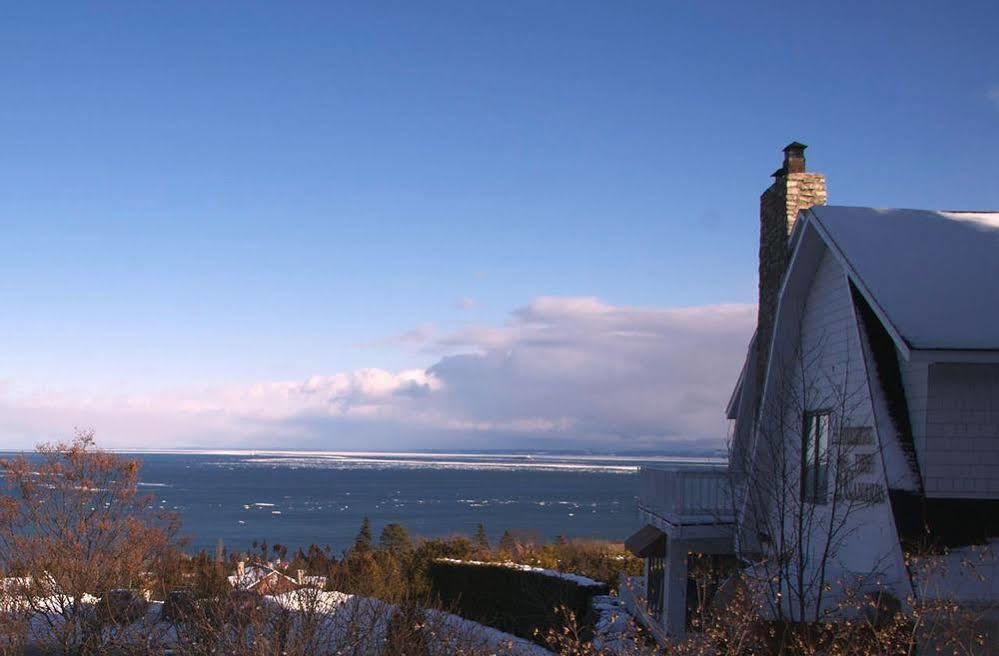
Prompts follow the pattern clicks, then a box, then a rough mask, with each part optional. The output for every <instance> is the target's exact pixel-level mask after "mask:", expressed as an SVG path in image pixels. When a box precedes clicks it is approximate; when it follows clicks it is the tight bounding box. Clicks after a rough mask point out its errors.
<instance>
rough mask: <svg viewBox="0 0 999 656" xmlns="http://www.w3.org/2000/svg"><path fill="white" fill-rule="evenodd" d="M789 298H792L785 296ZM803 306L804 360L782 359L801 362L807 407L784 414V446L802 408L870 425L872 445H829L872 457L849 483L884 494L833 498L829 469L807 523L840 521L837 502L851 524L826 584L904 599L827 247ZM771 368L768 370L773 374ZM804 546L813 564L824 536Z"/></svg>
mask: <svg viewBox="0 0 999 656" xmlns="http://www.w3.org/2000/svg"><path fill="white" fill-rule="evenodd" d="M784 302H785V301H784V300H782V303H784ZM787 302H792V301H790V300H789V299H788V300H787ZM800 302H801V301H799V303H800ZM803 303H804V305H803V309H802V310H801V314H800V316H801V323H800V354H801V355H800V357H801V358H802V359H801V360H799V361H798V362H797V363H785V365H784V368H783V369H782V371H784V372H785V375H791V376H794V375H795V374H794V373H790V374H788V373H786V372H787V369H788V367H789V366H796V365H800V364H804V365H805V366H804V367H803V371H804V377H805V379H804V385H803V386H802V388H801V389H799V390H798V391H797V393H798V394H800V395H801V396H800V399H799V401H803V405H804V406H805V407H803V408H802V407H800V406H799V407H793V408H791V407H789V409H788V412H789V413H791V414H797V415H799V416H797V417H796V416H787V418H786V422H787V426H789V427H790V428H789V430H788V434H787V435H786V436H785V439H786V440H789V441H791V442H789V443H792V444H800V442H801V431H800V429H799V428H798V426H800V422H801V419H800V412H801V411H802V410H820V409H825V408H830V409H832V410H833V411H834V417H835V419H834V423H839V424H841V425H845V426H851V427H869V429H870V435H871V440H870V442H869V443H867V444H858V445H838V446H836V447H834V448H839V449H842V450H844V452H845V453H846V454H847V456H848V457H849V459H850V460H849V461H850V462H851V463H852V462H853V459H854V457H855V456H857V455H867V456H869V457H870V458H871V459H872V467H871V469H870V473H867V474H862V475H860V474H858V475H857V476H856V478H855V481H854V482H855V483H863V484H866V485H867V486H868V489H869V488H870V487H871V486H877V488H876V489H880V491H881V492H882V495H881V499H882V500H880V501H877V502H873V503H872V502H868V501H857V500H856V499H853V498H850V499H844V498H841V499H840V500H839V501H837V502H836V503H834V500H833V498H832V493H833V483H832V477H833V476H834V474H833V473H832V472H830V485H829V490H830V494H829V498H828V501H827V503H826V504H825V505H818V506H815V508H814V512H815V515H814V517H813V519H812V520H811V522H810V524H811V526H812V527H813V530H814V531H816V532H821V531H823V529H824V527H828V526H829V525H830V524H833V523H838V521H839V520H838V519H837V520H835V521H834V520H833V514H832V513H833V507H834V506H835V507H836V509H837V510H836V512H837V513H838V514H837V515H836V517H838V518H841V517H843V512H844V508H846V507H849V508H850V509H849V511H847V512H848V517H849V522H848V525H847V526H846V527H844V531H845V535H844V537H843V539H842V541H841V543H840V544H839V546H838V547H837V552H836V553H835V554H834V557H833V558H832V560H831V562H830V565H829V568H828V571H827V576H826V581H827V582H829V583H833V584H835V582H836V581H853V580H854V579H855V577H864V578H865V579H866V583H867V584H869V585H870V584H873V583H874V582H875V581H878V582H881V583H884V584H887V585H889V586H890V587H892V588H894V589H895V590H896V594H898V595H900V596H904V594H906V592H907V591H908V585H909V584H908V578H907V576H906V573H905V569H904V565H903V559H902V554H901V549H900V547H899V544H898V536H897V532H896V530H895V522H894V518H893V516H892V512H891V507H890V504H889V502H888V499H887V487H886V485H885V478H884V467H883V464H882V462H881V453H880V450H879V446H878V445H879V441H878V439H877V436H876V429H875V421H874V415H873V408H872V404H871V397H870V388H869V386H868V380H867V367H866V364H865V361H864V357H863V351H862V349H861V343H860V332H859V326H858V322H857V318H856V316H855V314H854V308H853V301H852V297H851V294H850V289H849V284H848V282H847V278H846V276H845V274H844V272H843V270H842V268H841V267H840V265H839V263H838V262H837V261H836V259H835V258H834V257H833V256H832V255H831V254H830V253H829V252H828V251H825V252H824V253H823V254H822V255H821V256H820V259H819V262H818V266H817V268H816V269H815V273H814V276H813V278H812V282H811V285H810V286H809V287H808V289H807V293H806V294H805V296H804V299H803ZM791 314H793V313H791ZM775 373H776V372H775V371H773V370H772V371H771V375H774V374H775ZM834 434H835V433H834ZM784 521H785V527H786V530H790V529H792V528H793V527H792V522H794V519H793V518H788V517H785V518H784ZM809 546H810V548H811V549H812V551H813V553H812V554H811V555H810V560H811V562H818V561H819V559H820V557H821V553H820V550H821V549H822V548H823V547H824V542H823V540H820V539H813V540H812V541H811V543H810V545H809Z"/></svg>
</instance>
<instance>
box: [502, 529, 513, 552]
mask: <svg viewBox="0 0 999 656" xmlns="http://www.w3.org/2000/svg"><path fill="white" fill-rule="evenodd" d="M499 548H500V551H504V552H506V553H508V554H509V553H513V552H514V550H516V548H517V541H516V540H514V539H513V536H512V535H510V531H503V535H502V536H501V537H500V541H499Z"/></svg>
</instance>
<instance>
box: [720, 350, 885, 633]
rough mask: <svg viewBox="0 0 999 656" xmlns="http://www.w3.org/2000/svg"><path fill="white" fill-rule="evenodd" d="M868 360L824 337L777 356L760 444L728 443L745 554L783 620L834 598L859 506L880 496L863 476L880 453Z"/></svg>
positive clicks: (807, 616)
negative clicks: (842, 351) (834, 352)
mask: <svg viewBox="0 0 999 656" xmlns="http://www.w3.org/2000/svg"><path fill="white" fill-rule="evenodd" d="M847 351H848V350H847ZM862 366H863V365H862V363H859V362H852V361H850V360H849V359H847V360H846V361H842V360H840V359H837V358H835V357H832V356H830V349H829V348H827V340H826V339H825V338H821V339H818V340H816V341H815V343H814V344H810V345H807V346H804V347H802V346H799V347H798V348H797V349H795V350H794V351H793V353H792V354H791V355H790V357H787V358H781V357H780V356H779V355H778V357H777V358H776V359H775V361H774V363H773V364H772V365H771V371H772V372H773V373H772V375H773V376H774V380H775V384H774V385H773V387H771V388H770V389H769V390H768V393H767V394H766V395H765V396H764V397H763V399H762V402H761V405H760V408H759V412H758V414H757V420H756V424H755V427H754V428H755V431H754V436H753V439H754V443H753V444H754V448H748V449H747V448H740V449H730V453H731V458H732V460H731V463H732V467H731V469H732V472H733V481H732V487H733V495H732V498H733V501H734V503H735V506H736V508H735V510H736V512H737V516H738V517H739V518H740V523H741V525H740V531H739V534H738V542H739V550H740V555H741V556H742V557H743V558H744V559H747V560H755V561H756V563H757V567H756V569H757V573H758V574H759V575H760V579H761V581H763V582H764V585H765V588H766V590H765V591H766V594H765V595H764V596H765V598H766V599H767V600H768V602H769V605H770V612H771V614H772V616H773V617H775V618H777V619H778V620H788V621H791V622H816V621H819V620H821V619H823V617H824V616H825V614H826V613H827V612H828V611H829V609H830V608H832V606H834V605H835V604H832V605H830V604H829V603H828V600H827V599H826V596H827V595H828V593H829V591H830V590H831V589H833V587H834V586H833V585H832V584H833V583H834V582H835V581H834V580H833V579H835V578H837V577H838V572H837V569H836V568H835V567H833V564H834V563H835V561H836V560H837V558H838V557H839V556H840V555H841V553H842V551H843V549H844V547H845V546H846V545H847V544H848V543H849V542H850V541H851V540H852V539H854V538H855V537H856V534H857V532H858V531H859V530H860V528H861V527H862V526H863V522H864V521H865V519H864V517H863V510H864V509H866V508H869V507H871V506H873V505H875V504H877V503H881V502H882V501H883V500H884V490H883V487H881V486H880V485H877V484H865V483H862V482H861V481H860V480H859V475H860V474H861V473H862V472H863V471H864V470H865V467H868V466H869V465H870V460H868V459H870V458H873V457H876V455H877V454H876V453H872V452H871V449H875V450H876V449H877V447H876V445H875V444H876V440H875V439H874V434H873V427H872V426H871V424H872V423H873V418H872V414H871V412H872V411H871V408H870V405H869V403H870V401H869V396H868V391H867V389H866V385H861V384H859V382H858V381H862V380H864V379H863V377H862V376H859V375H858V374H859V373H860V371H859V369H858V367H862ZM858 447H862V448H859V450H858ZM868 548H871V549H874V548H876V546H874V545H868ZM886 556H887V554H874V555H873V557H874V558H875V559H876V560H878V559H881V558H884V557H886ZM841 583H846V584H848V585H849V584H851V583H854V582H841Z"/></svg>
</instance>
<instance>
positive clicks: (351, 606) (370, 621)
mask: <svg viewBox="0 0 999 656" xmlns="http://www.w3.org/2000/svg"><path fill="white" fill-rule="evenodd" d="M265 599H268V600H270V601H272V602H274V603H276V604H278V605H279V606H281V607H282V608H286V609H288V610H294V611H298V612H316V613H320V614H323V615H326V616H328V620H327V621H326V623H325V626H324V627H323V630H324V632H325V633H326V635H325V637H326V638H327V639H328V640H329V642H330V643H333V644H343V643H353V642H355V641H357V640H359V639H360V640H363V641H364V642H365V644H367V643H368V642H370V643H371V644H372V645H375V644H378V643H379V642H380V641H381V640H382V639H383V638H384V636H385V634H386V632H387V631H388V626H389V622H390V621H391V618H392V615H393V614H394V613H395V612H396V611H397V607H396V606H395V605H393V604H388V603H386V602H384V601H381V600H379V599H374V598H371V597H360V596H357V595H351V594H345V593H343V592H335V591H334V592H322V591H317V590H309V589H302V590H295V591H292V592H286V593H284V594H280V595H275V596H270V597H265ZM422 623H423V626H424V630H425V631H427V632H429V635H430V636H432V639H430V640H428V642H430V643H431V644H430V645H429V646H430V649H431V650H432V651H433V652H434V653H435V654H439V656H448V655H449V654H451V653H454V652H455V651H457V650H458V649H459V648H465V649H472V648H475V649H487V650H489V651H491V652H494V653H495V652H498V653H502V654H509V655H510V656H553V655H552V652H550V651H548V650H547V649H544V648H543V647H540V646H538V645H536V644H534V643H533V642H530V641H528V640H524V639H523V638H518V637H517V636H514V635H511V634H509V633H504V632H502V631H500V630H498V629H494V628H492V627H489V626H485V625H483V624H479V623H478V622H473V621H471V620H467V619H465V618H463V617H458V616H457V615H452V614H451V613H445V612H443V611H439V610H427V611H426V612H425V614H424V618H423V622H422Z"/></svg>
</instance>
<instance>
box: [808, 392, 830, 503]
mask: <svg viewBox="0 0 999 656" xmlns="http://www.w3.org/2000/svg"><path fill="white" fill-rule="evenodd" d="M830 417H831V413H830V412H829V411H828V410H818V411H814V412H806V413H805V415H804V421H803V422H802V423H803V430H802V448H801V500H802V501H805V502H808V503H825V502H826V496H827V494H828V488H829V427H830Z"/></svg>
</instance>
